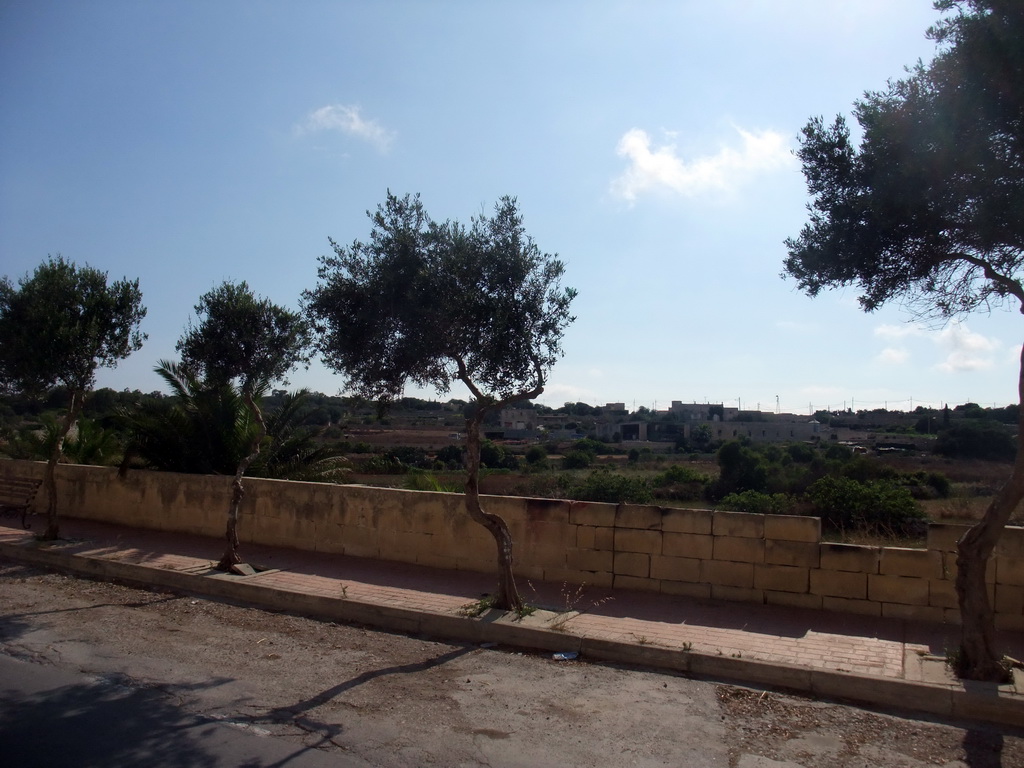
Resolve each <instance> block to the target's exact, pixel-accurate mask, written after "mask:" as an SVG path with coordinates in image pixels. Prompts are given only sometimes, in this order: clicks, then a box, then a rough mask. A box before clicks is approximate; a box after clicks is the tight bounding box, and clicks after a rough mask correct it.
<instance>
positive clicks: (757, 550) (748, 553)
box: [713, 536, 764, 563]
mask: <svg viewBox="0 0 1024 768" xmlns="http://www.w3.org/2000/svg"><path fill="white" fill-rule="evenodd" d="M714 540H715V542H714V549H713V559H715V560H728V561H731V562H737V563H763V562H764V539H750V538H741V537H739V536H715V537H714Z"/></svg>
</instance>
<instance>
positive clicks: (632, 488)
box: [561, 469, 653, 504]
mask: <svg viewBox="0 0 1024 768" xmlns="http://www.w3.org/2000/svg"><path fill="white" fill-rule="evenodd" d="M561 487H562V490H563V491H564V492H565V494H566V495H567V496H568V497H569V498H571V499H577V500H579V501H604V502H607V503H610V504H624V503H630V504H648V503H650V501H651V500H652V499H653V494H652V493H651V486H650V485H649V484H648V483H647V481H646V480H644V479H643V478H639V477H631V476H627V475H620V474H618V473H615V472H609V471H608V470H607V469H598V470H595V471H593V472H591V473H590V474H589V475H587V476H586V477H585V478H582V479H580V480H574V479H572V478H569V477H563V478H562V479H561Z"/></svg>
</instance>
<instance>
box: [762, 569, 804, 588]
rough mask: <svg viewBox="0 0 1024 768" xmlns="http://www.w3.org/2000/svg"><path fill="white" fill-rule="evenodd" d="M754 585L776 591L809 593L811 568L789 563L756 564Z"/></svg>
mask: <svg viewBox="0 0 1024 768" xmlns="http://www.w3.org/2000/svg"><path fill="white" fill-rule="evenodd" d="M754 586H755V587H756V588H757V589H764V590H773V591H776V592H801V593H807V592H808V591H809V590H810V569H808V568H799V567H794V566H788V565H755V566H754Z"/></svg>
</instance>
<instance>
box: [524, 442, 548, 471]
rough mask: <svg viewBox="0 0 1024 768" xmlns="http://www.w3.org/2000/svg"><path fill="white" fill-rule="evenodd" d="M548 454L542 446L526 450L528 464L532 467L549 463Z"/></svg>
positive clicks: (534, 446)
mask: <svg viewBox="0 0 1024 768" xmlns="http://www.w3.org/2000/svg"><path fill="white" fill-rule="evenodd" d="M547 460H548V452H547V451H546V450H544V446H542V445H533V446H530V447H529V448H527V450H526V463H527V464H529V465H530V466H540V465H544V464H546V463H547Z"/></svg>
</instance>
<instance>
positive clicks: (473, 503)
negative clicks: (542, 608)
mask: <svg viewBox="0 0 1024 768" xmlns="http://www.w3.org/2000/svg"><path fill="white" fill-rule="evenodd" d="M487 410H488V409H486V408H485V407H484V405H483V403H481V402H480V401H479V400H478V401H477V408H476V409H475V411H474V413H473V415H472V416H471V417H470V418H468V419H466V511H467V512H469V516H470V517H471V518H472V519H473V520H475V521H476V522H478V523H480V525H482V526H483V527H484V528H486V529H487V530H488V531H490V533H491V535H492V536H493V537H494V543H495V544H496V545H497V547H498V589H497V591H496V592H495V594H494V602H493V605H494V607H495V608H498V609H500V610H505V611H515V612H516V613H522V611H523V608H524V607H525V606H524V604H523V598H522V596H521V595H520V594H519V589H518V588H517V587H516V582H515V577H514V575H513V573H512V563H513V559H512V534H511V532H510V531H509V529H508V523H506V522H505V521H504V520H503V519H502V518H501V516H499V515H495V514H493V513H491V512H485V511H484V510H483V507H482V506H481V505H480V428H481V426H482V425H483V419H484V415H485V414H486V412H487Z"/></svg>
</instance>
